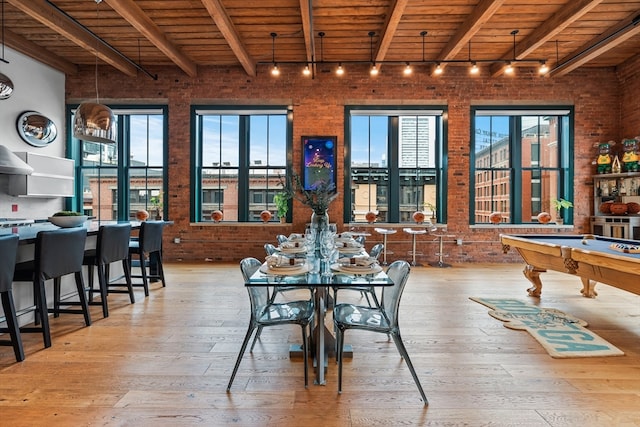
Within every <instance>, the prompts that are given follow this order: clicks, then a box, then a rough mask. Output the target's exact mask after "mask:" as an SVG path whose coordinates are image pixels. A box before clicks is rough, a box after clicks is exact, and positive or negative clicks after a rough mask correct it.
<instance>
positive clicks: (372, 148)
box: [344, 107, 446, 223]
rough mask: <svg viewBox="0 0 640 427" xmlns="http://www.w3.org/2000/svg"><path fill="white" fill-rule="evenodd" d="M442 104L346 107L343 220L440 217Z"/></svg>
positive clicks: (442, 204)
mask: <svg viewBox="0 0 640 427" xmlns="http://www.w3.org/2000/svg"><path fill="white" fill-rule="evenodd" d="M442 116H443V110H440V109H439V110H431V109H429V110H427V109H424V108H415V109H405V108H403V109H393V108H389V107H385V108H384V109H381V108H376V107H347V108H346V119H345V122H346V123H347V131H346V132H345V134H346V135H347V138H348V139H347V146H348V149H347V155H346V158H345V194H349V195H350V197H345V218H344V220H345V222H364V221H366V220H365V215H366V213H367V212H369V211H372V212H375V213H376V214H377V216H378V219H377V221H379V222H388V223H401V222H413V218H412V215H413V213H414V212H415V211H422V212H424V213H425V215H426V216H427V217H433V218H434V219H435V218H436V217H437V220H438V221H439V222H442V221H445V220H446V200H445V194H444V192H443V191H442V189H445V188H446V182H445V180H446V176H445V174H444V173H443V170H444V168H445V166H446V165H445V164H444V159H445V158H446V155H445V152H444V151H445V150H444V147H445V144H444V137H443V135H444V132H443V123H444V120H443V118H442Z"/></svg>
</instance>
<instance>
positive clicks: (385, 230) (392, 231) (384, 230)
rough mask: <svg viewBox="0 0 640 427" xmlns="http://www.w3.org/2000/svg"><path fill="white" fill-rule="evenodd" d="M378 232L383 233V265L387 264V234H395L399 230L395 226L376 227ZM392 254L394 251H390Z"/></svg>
mask: <svg viewBox="0 0 640 427" xmlns="http://www.w3.org/2000/svg"><path fill="white" fill-rule="evenodd" d="M374 230H375V232H376V233H379V234H382V244H383V245H384V249H383V250H382V265H387V236H388V235H389V234H395V233H396V232H397V230H396V229H395V228H374ZM389 253H390V254H392V253H393V252H391V251H389Z"/></svg>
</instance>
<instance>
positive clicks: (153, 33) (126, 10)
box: [105, 0, 198, 77]
mask: <svg viewBox="0 0 640 427" xmlns="http://www.w3.org/2000/svg"><path fill="white" fill-rule="evenodd" d="M105 2H106V3H107V4H108V5H109V6H111V8H113V10H115V11H116V12H117V13H118V14H119V15H120V16H122V17H123V18H124V19H126V20H127V22H129V23H130V24H131V25H132V26H133V27H134V28H135V29H136V30H138V31H139V32H140V33H141V34H142V35H143V36H145V37H146V38H147V40H149V41H150V42H151V43H153V45H154V46H156V47H157V48H158V49H159V50H160V51H161V52H162V53H164V54H165V55H166V56H167V57H168V58H169V59H170V60H171V61H173V62H174V63H175V64H176V65H177V66H178V67H180V68H181V69H182V71H184V72H185V73H187V75H189V76H190V77H196V76H197V75H198V70H197V66H196V63H195V62H193V61H192V60H191V59H190V58H189V57H187V56H186V55H185V54H184V53H182V51H181V50H180V49H179V48H178V47H177V46H176V45H174V44H173V43H171V42H170V41H169V40H168V39H167V37H166V36H165V34H164V33H163V32H162V31H161V30H160V28H159V27H158V26H157V25H156V24H155V23H154V22H153V21H152V20H151V18H149V17H148V16H147V15H146V14H145V12H144V11H143V10H142V9H141V8H140V7H139V6H138V5H137V4H135V3H134V2H133V1H132V0H105Z"/></svg>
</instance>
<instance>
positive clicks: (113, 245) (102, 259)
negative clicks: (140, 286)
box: [82, 223, 136, 317]
mask: <svg viewBox="0 0 640 427" xmlns="http://www.w3.org/2000/svg"><path fill="white" fill-rule="evenodd" d="M130 237H131V224H126V223H125V224H109V225H101V226H100V229H99V230H98V240H97V243H96V248H95V249H89V250H86V251H85V252H84V260H83V261H82V264H83V265H86V266H88V273H89V305H101V306H102V315H103V317H109V307H108V303H107V294H109V293H127V294H129V300H130V301H131V303H132V304H133V303H134V302H136V297H135V295H134V294H133V285H132V283H131V269H130V268H129V238H130ZM117 261H122V270H123V272H124V279H125V281H126V283H109V266H110V265H111V264H112V263H114V262H117ZM94 266H95V267H97V268H98V288H97V289H96V288H95V287H94V281H93V267H94ZM123 287H124V288H126V289H121V288H123ZM112 288H118V289H112ZM96 293H97V294H100V301H99V302H98V301H93V295H94V294H96Z"/></svg>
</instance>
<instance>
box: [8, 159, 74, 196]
mask: <svg viewBox="0 0 640 427" xmlns="http://www.w3.org/2000/svg"><path fill="white" fill-rule="evenodd" d="M15 155H16V156H18V157H20V158H21V159H22V160H23V161H24V162H26V163H27V164H28V165H29V166H31V167H32V168H33V173H32V174H31V175H11V176H10V177H9V194H11V195H12V196H26V197H69V196H73V195H74V179H73V174H74V161H73V160H70V159H64V158H61V157H53V156H45V155H43V154H36V153H29V152H16V153H15Z"/></svg>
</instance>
